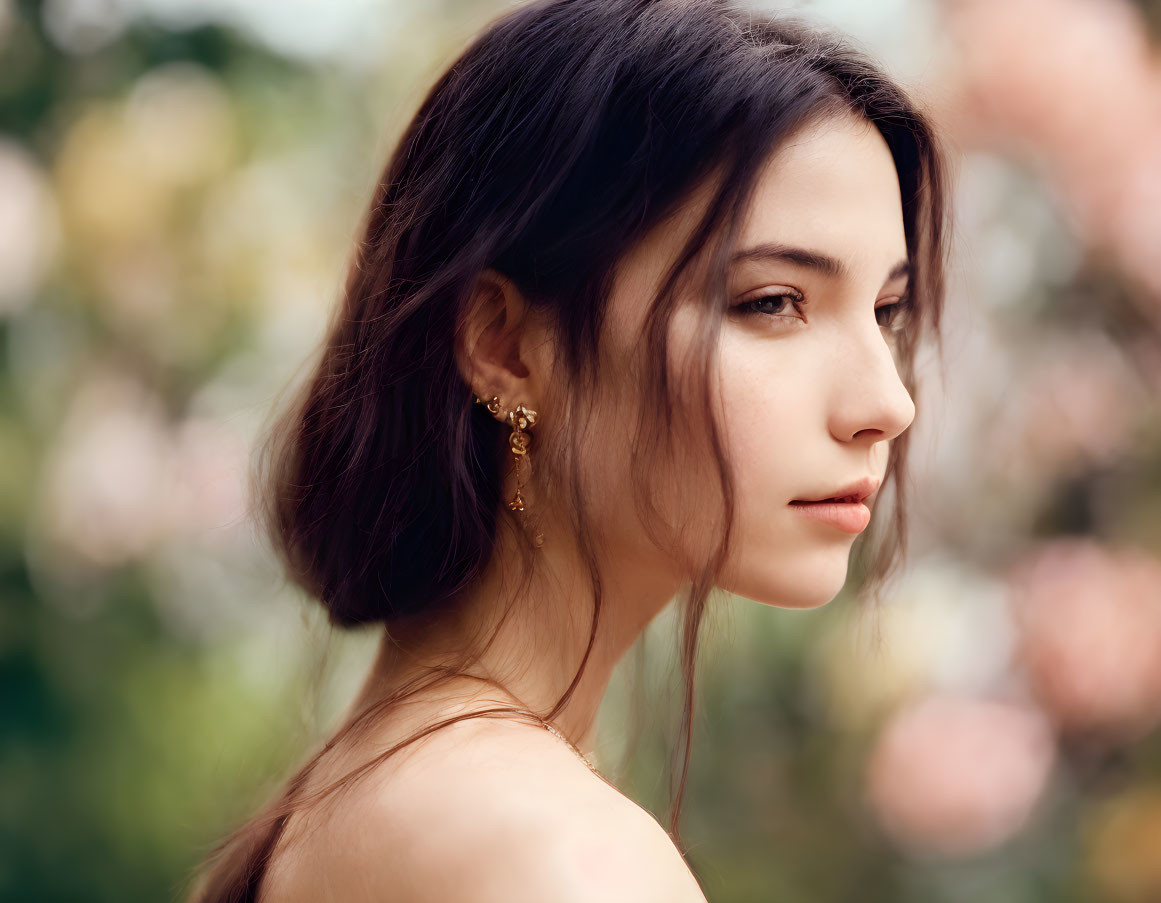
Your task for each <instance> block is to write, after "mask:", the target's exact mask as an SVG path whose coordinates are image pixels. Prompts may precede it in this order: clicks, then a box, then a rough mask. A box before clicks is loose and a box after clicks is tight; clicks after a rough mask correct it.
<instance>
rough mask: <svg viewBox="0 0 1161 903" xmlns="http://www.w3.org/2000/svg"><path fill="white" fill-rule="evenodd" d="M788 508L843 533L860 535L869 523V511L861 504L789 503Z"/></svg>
mask: <svg viewBox="0 0 1161 903" xmlns="http://www.w3.org/2000/svg"><path fill="white" fill-rule="evenodd" d="M790 507H791V508H794V509H796V510H797V511H801V512H802V513H803V514H805V515H806V516H807V517H813V518H815V519H817V520H820V521H822V522H823V523H826V524H830V525H831V526H832V527H838V528H839V529H840V530H842V531H843V532H844V533H862V532H863V530H865V529H866V528H867V524H869V523H870V522H871V509H870V508H868V507H867V506H866V505H864V504H863V503H862V502H791V503H790Z"/></svg>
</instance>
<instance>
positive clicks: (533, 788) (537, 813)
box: [311, 719, 705, 903]
mask: <svg viewBox="0 0 1161 903" xmlns="http://www.w3.org/2000/svg"><path fill="white" fill-rule="evenodd" d="M342 811H343V814H341V815H338V816H336V818H335V819H334V821H333V823H332V824H330V825H328V830H327V831H326V832H325V833H326V834H327V835H328V836H329V838H330V842H329V843H327V850H326V853H325V855H322V856H321V857H319V856H317V855H316V856H312V857H311V858H312V860H313V865H314V867H313V868H312V872H313V874H314V876H315V877H316V878H320V879H321V878H323V874H322V873H325V885H324V886H325V893H326V895H327V896H328V897H331V898H333V899H336V900H338V899H342V900H351V901H368V903H371V901H384V900H387V899H391V900H400V901H407V903H429V901H430V903H434V901H445V900H449V899H455V900H459V901H463V903H492V901H497V903H499V901H504V903H521V901H525V900H527V901H529V903H532V901H559V903H574V901H575V903H595V901H610V903H617V901H626V903H628V901H630V900H632V901H635V903H650V901H657V903H661V901H665V903H705V897H704V895H703V894H702V892H701V890H700V889H699V887H698V884H697V881H696V880H695V878H694V876H693V874H692V873H691V872H690V870H689V868H688V867H687V866H686V864H685V861H684V860H683V859H682V857H681V854H680V853H679V852H678V850H677V847H676V846H675V845H674V843H673V841H672V839H671V838H670V836H669V834H668V833H667V832H666V831H665V829H664V828H663V827H662V826H661V824H659V823H658V822H657V820H656V819H655V818H654V817H653V816H652V815H651V814H650V813H649V812H648V811H646V810H645V809H643V808H641V807H640V806H638V805H637V804H636V803H634V802H633V801H632V800H630V799H629V798H628V797H626V796H624V795H623V794H621V793H620V792H618V791H617V790H616V789H615V788H614V787H611V786H609V785H608V784H606V783H605V782H604V781H602V780H601V779H600V778H598V777H597V776H596V775H593V774H592V773H591V772H589V770H588V769H587V768H586V767H585V765H584V763H583V762H581V761H580V760H579V759H578V758H577V757H576V755H575V754H574V753H573V752H572V751H571V750H570V749H569V748H568V747H567V746H566V745H565V744H564V743H562V742H561V741H560V740H559V739H558V738H556V737H553V736H552V735H551V734H549V733H548V732H547V731H543V730H540V729H538V728H536V727H533V726H529V725H526V724H517V723H513V722H505V721H498V720H494V719H473V720H470V721H464V722H460V723H458V724H455V725H452V726H450V727H448V728H444V729H442V730H440V731H437V732H436V733H434V734H432V735H430V737H428V738H425V746H424V747H422V748H420V749H418V750H417V751H416V753H415V754H414V755H411V756H409V757H407V758H405V759H404V760H403V761H402V763H401V764H400V765H399V766H398V767H397V768H396V769H395V770H394V771H393V772H391V773H390V774H387V773H384V777H382V778H379V777H378V776H375V778H374V779H370V780H368V782H367V784H366V786H365V787H364V788H362V789H361V790H360V792H359V793H358V794H357V799H355V798H352V799H351V803H350V805H344V806H343V807H342ZM320 869H321V872H320ZM322 889H323V887H321V886H320V888H319V890H320V891H321V890H322Z"/></svg>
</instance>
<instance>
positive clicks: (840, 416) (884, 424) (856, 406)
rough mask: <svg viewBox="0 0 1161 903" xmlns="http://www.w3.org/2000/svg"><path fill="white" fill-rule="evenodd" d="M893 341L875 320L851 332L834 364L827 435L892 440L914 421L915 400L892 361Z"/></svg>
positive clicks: (839, 437)
mask: <svg viewBox="0 0 1161 903" xmlns="http://www.w3.org/2000/svg"><path fill="white" fill-rule="evenodd" d="M891 343H892V340H891V339H890V338H888V334H887V333H885V332H884V330H883V328H882V327H881V326H879V324H878V322H875V323H874V324H873V325H872V326H871V327H870V328H867V327H865V326H860V327H859V328H858V329H855V330H852V331H851V333H850V334H849V337H848V339H847V340H846V341H845V342H844V343H843V345H842V351H841V354H840V355H839V356H838V358H839V359H838V360H836V361H835V362H834V367H835V370H834V376H835V379H834V380H833V384H832V385H833V392H834V401H833V404H832V406H831V412H832V413H831V427H830V428H831V433H832V434H833V435H834V437H835V438H836V439H839V440H841V441H843V442H850V441H852V440H854V439H856V438H860V437H861V436H862V435H863V434H865V437H866V438H867V439H868V440H869V441H871V442H880V441H883V440H890V439H894V438H895V437H896V436H898V435H899V434H901V433H902V432H903V431H904V430H906V429H907V427H909V426H910V425H911V422H912V421H913V420H914V419H915V402H914V400H913V399H912V398H911V393H910V392H908V391H907V387H906V386H905V385H904V383H903V380H902V378H901V377H900V375H899V370H898V367H897V366H896V363H895V354H894V352H893V348H892V344H891Z"/></svg>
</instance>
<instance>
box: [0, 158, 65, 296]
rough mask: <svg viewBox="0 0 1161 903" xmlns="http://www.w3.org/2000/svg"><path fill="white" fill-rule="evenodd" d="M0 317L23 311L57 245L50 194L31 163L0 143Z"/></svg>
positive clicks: (46, 184) (54, 212) (42, 277)
mask: <svg viewBox="0 0 1161 903" xmlns="http://www.w3.org/2000/svg"><path fill="white" fill-rule="evenodd" d="M0 198H3V202H2V203H0V313H3V312H10V311H14V310H18V309H20V308H22V307H25V306H26V305H27V304H28V303H29V302H30V301H31V300H32V298H33V296H34V295H35V294H36V291H37V289H38V288H39V287H40V284H41V281H42V280H43V279H44V277H45V275H46V273H47V270H48V266H49V264H50V263H51V261H52V256H53V254H54V252H55V250H56V246H57V241H58V237H59V236H58V229H57V220H56V209H55V205H54V201H53V196H52V189H51V188H50V187H49V184H48V180H47V179H46V178H45V176H44V174H43V173H42V172H41V169H40V167H39V166H38V165H37V163H36V161H35V160H33V159H32V157H31V156H30V155H29V154H28V153H27V152H26V151H24V150H23V149H22V148H20V147H19V146H17V145H16V144H13V143H12V142H10V141H3V140H0Z"/></svg>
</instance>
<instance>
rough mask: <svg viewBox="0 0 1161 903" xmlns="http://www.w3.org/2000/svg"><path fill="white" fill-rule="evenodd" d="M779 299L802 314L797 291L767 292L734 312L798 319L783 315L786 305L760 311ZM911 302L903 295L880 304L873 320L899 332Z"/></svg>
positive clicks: (907, 314)
mask: <svg viewBox="0 0 1161 903" xmlns="http://www.w3.org/2000/svg"><path fill="white" fill-rule="evenodd" d="M779 299H788V300H789V301H790V303H791V304H793V305H794V308H795V309H796V310H797V311H799V313H801V312H802V308H803V307H804V306H805V305H806V298H805V297H804V296H803V295H802V293H801V292H797V291H781V292H767V293H766V294H764V295H757V296H756V297H753V298H747V299H746V300H745V301H743V302H741V303H740V304H737V305H735V307H734V310H735V311H736V312H737V313H738V314H740V315H741V316H744V317H752V316H767V317H773V318H775V319H787V320H791V319H800V318H799V317H795V316H792V315H787V314H784V313H783V311H784V310H785V309H786V304H785V303H782V304H778V305H777V309H776V310H762V309H760V308H759V307H758V305H761V304H766V303H767V302H770V303H775V302H777V301H778V300H779ZM913 306H914V305H913V301H912V298H911V295H910V294H907V295H903V296H902V297H900V298H899V299H898V300H896V301H895V302H894V303H892V304H881V305H879V306H878V307H876V308H875V319H876V320H878V322H879V325H880V326H883V327H886V328H889V329H892V330H899V329H903V328H905V327H906V326H907V322H908V320H909V319H910V315H911V311H912V308H913ZM880 311H886V317H887V320H886V322H884V321H883V320H882V319H880V318H881V317H882V316H883V314H881V313H880Z"/></svg>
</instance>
